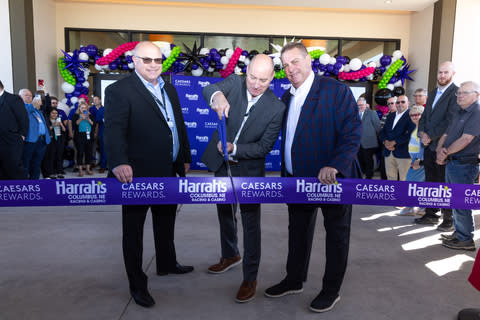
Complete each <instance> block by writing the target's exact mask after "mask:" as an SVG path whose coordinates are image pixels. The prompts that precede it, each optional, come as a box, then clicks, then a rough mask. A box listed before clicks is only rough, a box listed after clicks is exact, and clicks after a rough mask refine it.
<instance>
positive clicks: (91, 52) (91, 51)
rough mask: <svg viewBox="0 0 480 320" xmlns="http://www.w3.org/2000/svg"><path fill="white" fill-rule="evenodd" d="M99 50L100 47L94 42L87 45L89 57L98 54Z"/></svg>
mask: <svg viewBox="0 0 480 320" xmlns="http://www.w3.org/2000/svg"><path fill="white" fill-rule="evenodd" d="M97 51H98V48H97V46H96V45H94V44H89V45H88V46H87V51H86V53H87V54H88V56H89V57H91V58H92V57H95V55H96V54H97Z"/></svg>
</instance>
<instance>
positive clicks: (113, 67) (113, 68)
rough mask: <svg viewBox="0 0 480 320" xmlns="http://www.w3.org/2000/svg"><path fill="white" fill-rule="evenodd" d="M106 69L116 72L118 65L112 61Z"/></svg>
mask: <svg viewBox="0 0 480 320" xmlns="http://www.w3.org/2000/svg"><path fill="white" fill-rule="evenodd" d="M108 67H109V68H110V70H116V69H117V67H118V64H117V63H116V62H115V61H114V62H111V63H110V64H109V65H108Z"/></svg>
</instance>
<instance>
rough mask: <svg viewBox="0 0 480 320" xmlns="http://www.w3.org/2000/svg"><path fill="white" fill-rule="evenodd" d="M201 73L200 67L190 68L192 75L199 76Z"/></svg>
mask: <svg viewBox="0 0 480 320" xmlns="http://www.w3.org/2000/svg"><path fill="white" fill-rule="evenodd" d="M202 74H203V69H202V68H197V69H195V70H192V76H195V77H200V76H201V75H202Z"/></svg>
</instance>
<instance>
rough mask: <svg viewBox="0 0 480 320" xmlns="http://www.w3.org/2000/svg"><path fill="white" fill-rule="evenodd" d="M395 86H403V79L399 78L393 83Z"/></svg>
mask: <svg viewBox="0 0 480 320" xmlns="http://www.w3.org/2000/svg"><path fill="white" fill-rule="evenodd" d="M393 86H394V87H401V86H402V80H398V81H397V82H395V83H394V84H393Z"/></svg>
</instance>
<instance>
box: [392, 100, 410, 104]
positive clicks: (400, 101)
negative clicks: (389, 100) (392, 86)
mask: <svg viewBox="0 0 480 320" xmlns="http://www.w3.org/2000/svg"><path fill="white" fill-rule="evenodd" d="M395 103H396V104H400V103H407V101H405V100H399V101H397V102H395Z"/></svg>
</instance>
